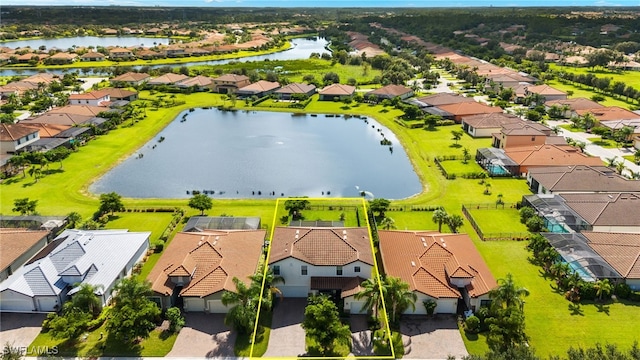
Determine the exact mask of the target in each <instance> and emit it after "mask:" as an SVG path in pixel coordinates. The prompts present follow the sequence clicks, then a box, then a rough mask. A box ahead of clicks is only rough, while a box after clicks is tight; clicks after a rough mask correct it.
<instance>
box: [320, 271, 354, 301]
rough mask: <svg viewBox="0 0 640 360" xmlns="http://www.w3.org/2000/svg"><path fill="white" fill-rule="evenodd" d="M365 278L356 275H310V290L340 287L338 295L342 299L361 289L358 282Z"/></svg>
mask: <svg viewBox="0 0 640 360" xmlns="http://www.w3.org/2000/svg"><path fill="white" fill-rule="evenodd" d="M364 280H365V279H363V278H361V277H359V276H357V277H336V276H312V277H311V286H310V289H311V290H336V289H340V290H341V293H340V296H341V297H342V298H343V299H344V298H346V297H349V296H351V295H355V294H357V293H359V292H360V291H361V290H362V287H361V286H360V284H362V282H363V281H364Z"/></svg>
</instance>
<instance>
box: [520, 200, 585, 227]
mask: <svg viewBox="0 0 640 360" xmlns="http://www.w3.org/2000/svg"><path fill="white" fill-rule="evenodd" d="M522 205H523V206H530V207H532V208H534V209H535V210H536V212H537V213H538V215H540V216H542V218H543V219H544V226H545V228H547V230H549V232H552V233H571V232H579V231H585V230H587V231H589V230H592V226H591V225H589V223H588V222H587V221H586V220H585V219H583V218H582V217H581V216H580V215H578V214H577V213H576V212H575V211H573V209H571V207H569V206H568V205H567V204H566V203H565V201H564V199H563V198H562V197H560V196H558V195H549V194H537V195H529V196H523V197H522Z"/></svg>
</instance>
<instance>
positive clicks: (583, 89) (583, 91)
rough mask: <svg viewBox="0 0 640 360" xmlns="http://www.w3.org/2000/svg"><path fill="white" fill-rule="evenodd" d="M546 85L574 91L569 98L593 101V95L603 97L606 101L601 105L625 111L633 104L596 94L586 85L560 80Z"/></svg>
mask: <svg viewBox="0 0 640 360" xmlns="http://www.w3.org/2000/svg"><path fill="white" fill-rule="evenodd" d="M546 83H547V84H548V85H550V86H553V87H554V88H556V89H558V90H562V91H565V92H566V91H573V95H571V96H569V98H577V97H583V98H587V99H591V97H592V96H593V95H596V94H598V95H602V96H604V98H605V100H604V101H601V102H600V104H602V105H605V106H619V107H621V108H623V109H629V108H630V107H631V104H629V103H627V102H626V101H622V100H618V99H616V98H613V97H611V96H608V95H605V94H603V93H600V92H596V91H595V90H593V89H592V88H590V87H588V86H586V85H581V84H577V83H576V84H575V85H573V84H570V83H562V82H560V81H558V80H548V81H546Z"/></svg>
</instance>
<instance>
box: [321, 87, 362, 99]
mask: <svg viewBox="0 0 640 360" xmlns="http://www.w3.org/2000/svg"><path fill="white" fill-rule="evenodd" d="M355 91H356V88H355V86H351V85H343V84H331V85H329V86H327V87H325V88H323V89H321V90H320V91H319V93H320V95H329V96H347V95H353V93H354V92H355Z"/></svg>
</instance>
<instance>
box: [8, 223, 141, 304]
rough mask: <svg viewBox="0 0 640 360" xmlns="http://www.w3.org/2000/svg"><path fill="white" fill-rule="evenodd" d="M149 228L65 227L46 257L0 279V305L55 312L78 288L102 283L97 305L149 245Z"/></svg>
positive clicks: (108, 296) (109, 293)
mask: <svg viewBox="0 0 640 360" xmlns="http://www.w3.org/2000/svg"><path fill="white" fill-rule="evenodd" d="M150 235H151V233H150V232H128V230H92V231H89V230H65V231H64V232H62V234H60V235H59V236H58V237H57V238H56V239H55V240H54V243H55V242H59V244H58V245H57V246H56V247H55V249H53V250H51V252H49V253H48V254H47V255H46V256H42V257H39V256H38V255H36V258H37V260H35V261H32V262H30V263H28V264H27V265H24V266H23V267H21V268H19V269H18V270H16V271H15V272H14V273H13V275H11V276H9V278H8V279H7V280H5V281H3V282H2V283H1V284H0V310H2V311H13V312H51V311H57V310H59V309H60V308H61V306H62V304H63V303H64V302H65V301H66V300H67V297H68V296H71V295H73V294H74V293H75V292H76V291H77V290H78V289H79V287H73V286H74V284H77V283H87V284H91V285H94V286H98V285H99V286H101V287H102V288H101V289H99V290H98V293H97V295H99V296H100V298H101V300H102V304H103V305H104V304H107V303H108V302H109V301H110V300H111V296H112V292H113V288H114V286H115V285H116V283H117V282H118V281H119V280H120V279H122V278H125V277H127V276H129V275H130V274H131V271H132V269H133V266H134V265H135V264H136V263H137V262H139V261H141V260H142V258H143V257H144V255H145V253H146V252H147V249H148V248H149V236H150Z"/></svg>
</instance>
